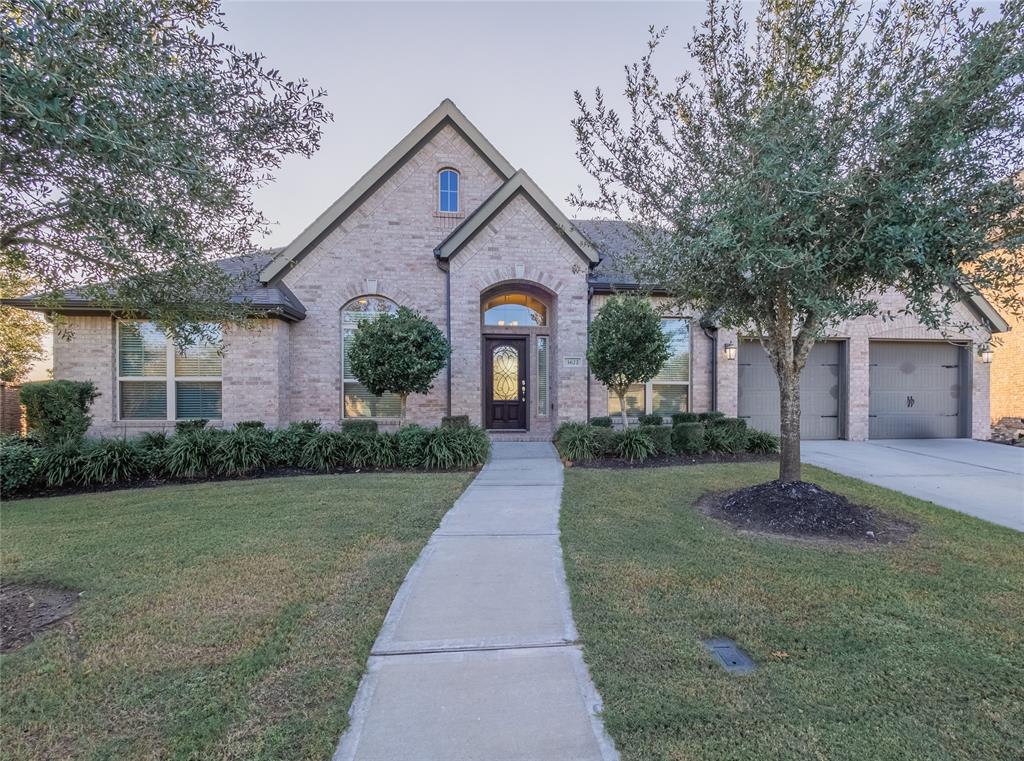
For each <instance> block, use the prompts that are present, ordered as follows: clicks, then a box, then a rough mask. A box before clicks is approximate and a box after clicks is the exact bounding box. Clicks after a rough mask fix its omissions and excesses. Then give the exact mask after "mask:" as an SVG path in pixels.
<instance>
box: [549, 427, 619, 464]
mask: <svg viewBox="0 0 1024 761" xmlns="http://www.w3.org/2000/svg"><path fill="white" fill-rule="evenodd" d="M609 422H611V421H610V420H609ZM591 423H593V421H591ZM600 430H607V431H608V433H609V434H611V430H610V429H607V428H606V429H601V428H598V427H596V426H594V425H592V424H591V425H587V424H586V423H564V424H562V425H561V426H559V428H558V431H557V432H556V433H555V448H556V449H557V450H558V454H559V455H561V456H562V457H563V458H564V459H566V460H569V461H571V462H586V461H588V460H593V459H594V458H595V457H597V456H598V455H600V454H604V452H602V451H599V449H598V442H597V435H596V434H597V431H600Z"/></svg>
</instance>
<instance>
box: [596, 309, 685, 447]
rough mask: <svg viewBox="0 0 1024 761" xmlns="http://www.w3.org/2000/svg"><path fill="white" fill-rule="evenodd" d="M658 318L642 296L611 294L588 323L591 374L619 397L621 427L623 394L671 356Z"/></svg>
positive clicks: (626, 422) (624, 417)
mask: <svg viewBox="0 0 1024 761" xmlns="http://www.w3.org/2000/svg"><path fill="white" fill-rule="evenodd" d="M669 340H670V339H669V337H668V336H667V335H665V334H664V333H663V332H662V330H661V318H660V317H658V315H657V314H656V313H655V311H654V308H653V307H652V306H651V303H650V301H649V300H648V299H646V298H644V297H642V296H612V297H611V298H610V299H608V301H607V302H605V304H604V306H602V307H601V309H600V311H598V313H597V314H596V315H595V316H594V319H593V321H592V322H591V323H590V343H589V345H588V347H587V362H588V363H589V364H590V372H591V374H592V375H593V376H594V377H595V378H596V379H597V380H598V381H600V382H601V383H603V384H604V385H605V386H607V387H608V388H610V389H611V390H612V391H613V392H614V393H615V395H616V396H617V397H618V398H619V414H620V415H621V416H622V427H623V428H626V427H628V425H629V419H628V417H627V415H626V393H627V392H628V391H629V387H630V386H632V385H634V384H637V383H646V382H647V381H649V380H651V379H652V378H653V377H654V376H655V375H657V374H658V373H659V372H661V368H662V367H663V366H664V365H665V363H666V362H667V361H668V358H669V357H670V356H671V352H670V351H669Z"/></svg>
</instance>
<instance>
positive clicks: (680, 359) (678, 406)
mask: <svg viewBox="0 0 1024 761" xmlns="http://www.w3.org/2000/svg"><path fill="white" fill-rule="evenodd" d="M661 331H662V333H664V334H665V335H667V336H668V337H669V358H668V361H667V362H666V363H665V365H664V367H662V368H661V372H660V373H658V374H657V375H656V376H655V377H654V379H653V380H652V381H651V382H650V383H646V384H637V385H635V386H630V389H629V391H628V392H627V394H626V414H627V415H632V416H639V415H643V414H645V413H648V412H650V413H654V414H656V415H664V416H666V417H667V416H669V415H671V414H672V413H673V412H686V411H687V410H688V409H689V405H690V321H689V320H687V319H685V318H679V317H666V318H664V319H662V321H661ZM619 412H620V408H619V398H618V397H617V396H616V395H615V394H614V393H613V392H612V391H610V390H609V392H608V414H609V415H618V414H619Z"/></svg>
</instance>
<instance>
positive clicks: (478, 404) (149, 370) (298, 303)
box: [10, 100, 1006, 439]
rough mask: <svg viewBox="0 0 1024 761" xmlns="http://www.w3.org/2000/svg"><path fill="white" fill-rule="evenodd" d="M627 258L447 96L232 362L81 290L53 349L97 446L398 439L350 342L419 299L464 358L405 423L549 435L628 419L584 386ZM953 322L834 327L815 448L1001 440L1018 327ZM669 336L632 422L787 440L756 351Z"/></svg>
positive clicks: (626, 280)
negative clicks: (283, 435)
mask: <svg viewBox="0 0 1024 761" xmlns="http://www.w3.org/2000/svg"><path fill="white" fill-rule="evenodd" d="M631 245H632V239H631V236H630V234H629V231H628V229H627V228H626V226H625V225H623V224H622V223H619V222H602V221H594V220H590V221H577V222H572V221H570V220H569V219H567V218H566V217H565V215H564V214H563V213H562V212H561V211H560V210H559V209H558V207H557V206H556V205H555V204H554V203H553V202H552V201H551V199H550V198H548V196H546V195H545V194H544V192H543V191H542V190H541V189H540V188H538V187H537V185H536V184H535V183H534V182H533V180H531V179H530V177H529V176H528V175H527V174H526V173H525V172H524V171H522V170H516V169H514V168H513V166H512V164H510V163H509V162H508V161H507V160H506V159H505V157H504V156H502V155H501V154H500V153H499V152H498V151H497V149H496V148H495V147H494V146H493V145H491V143H490V142H488V141H487V139H486V138H485V137H484V136H483V135H482V134H480V132H479V131H478V130H477V129H476V127H474V126H473V124H472V123H471V122H470V121H469V120H468V119H467V118H466V117H465V116H464V115H463V114H462V113H461V112H460V111H459V110H458V109H457V108H456V107H455V105H454V104H453V103H452V102H451V101H449V100H445V101H444V102H442V103H441V104H440V105H439V106H438V107H437V108H436V109H435V110H434V111H433V112H432V113H431V114H430V115H429V116H427V118H426V119H424V120H423V122H421V123H420V124H419V125H418V126H417V127H416V128H415V129H414V130H413V131H412V132H410V133H409V134H408V135H407V136H406V137H405V138H404V139H403V140H402V141H401V142H400V143H399V144H398V145H397V146H395V148H394V149H392V150H391V151H390V152H389V153H388V154H387V155H386V156H385V157H384V158H383V159H381V160H380V161H379V162H378V163H377V164H376V165H375V166H374V167H373V168H372V169H370V171H369V172H367V174H366V175H364V176H363V178H362V179H360V180H359V181H358V182H357V183H356V184H355V185H354V186H353V187H352V188H351V189H349V190H348V191H347V192H346V193H345V194H344V195H342V196H341V197H340V198H339V199H338V200H337V201H336V202H335V203H334V204H333V205H332V206H331V207H330V208H328V209H327V210H326V211H325V212H323V213H322V214H321V215H320V216H319V217H318V218H317V219H316V220H315V221H314V222H313V223H312V224H311V225H310V226H309V227H308V228H307V229H306V230H305V231H304V232H303V233H302V234H301V235H299V236H298V238H296V239H295V241H293V242H292V243H291V245H289V246H287V247H286V248H284V249H282V250H280V251H278V252H276V255H272V256H270V255H268V256H264V257H263V258H261V259H259V260H257V262H256V264H257V267H258V275H254V276H253V277H252V278H250V281H249V282H248V284H247V286H246V287H245V289H244V291H243V292H241V293H240V294H239V298H243V297H244V298H248V299H250V300H251V301H252V302H253V304H254V305H255V306H256V307H258V308H260V309H263V310H265V313H266V318H265V319H262V320H258V321H257V323H258V324H257V325H256V326H255V327H253V328H252V329H238V328H230V329H227V330H226V331H225V333H224V336H223V349H224V350H223V355H220V354H218V352H217V351H216V348H215V347H204V346H200V347H194V348H193V349H191V350H189V351H188V352H187V354H186V355H185V356H176V355H175V352H174V350H173V349H172V347H171V346H170V344H169V343H168V342H166V341H165V340H164V338H163V336H162V335H160V333H159V332H158V331H157V330H155V329H154V328H153V327H152V326H151V325H147V324H145V323H133V322H124V321H121V320H119V319H117V318H116V317H113V316H111V315H110V314H108V313H100V312H97V311H96V310H94V309H90V306H89V304H88V303H86V302H84V301H81V300H80V299H77V300H76V299H75V297H74V296H73V295H69V297H68V299H67V300H66V301H65V303H64V306H63V308H62V310H61V311H62V312H64V313H66V314H67V315H68V318H69V320H70V324H71V327H72V328H73V330H74V337H73V339H72V340H70V341H68V342H64V341H57V342H56V344H55V346H54V377H55V378H73V379H82V380H84V379H91V380H93V381H94V382H95V383H96V384H97V386H98V387H99V390H100V391H101V392H102V396H100V397H99V398H98V399H97V400H96V402H95V404H94V406H93V410H92V411H93V416H94V422H93V429H92V431H93V432H94V433H96V434H121V433H132V432H135V431H142V430H148V429H153V428H161V427H166V426H169V425H172V424H173V421H174V420H175V419H181V418H190V417H207V418H212V419H215V420H221V421H223V424H231V423H236V422H238V421H240V420H263V421H265V422H266V423H267V424H268V425H270V426H279V425H285V424H287V423H289V422H291V421H296V420H305V419H319V420H321V421H323V422H325V423H326V424H329V425H333V424H336V423H338V422H339V421H341V420H342V419H345V418H362V417H372V418H375V419H378V420H379V421H381V422H382V423H384V424H394V423H395V422H396V418H397V416H398V414H399V407H398V400H397V398H395V397H394V396H384V397H374V396H372V395H370V394H369V393H368V392H367V391H366V389H365V388H364V387H363V386H362V385H360V384H359V382H358V381H357V380H356V379H355V378H353V377H351V375H350V373H349V372H348V370H347V368H346V363H345V359H344V357H345V345H346V339H347V337H348V336H349V335H351V332H352V331H353V330H355V328H356V327H357V326H358V324H359V322H360V321H361V320H363V319H366V318H367V317H369V316H371V315H373V314H375V313H377V312H380V311H389V310H393V309H395V308H396V307H397V306H398V305H405V306H409V307H412V308H413V309H416V310H417V311H419V312H421V313H422V314H424V315H425V316H426V317H427V318H428V319H430V320H432V321H433V322H434V323H435V324H436V325H437V326H438V327H440V328H441V329H442V330H443V331H444V332H445V334H446V335H447V336H448V337H449V340H450V342H451V345H452V356H451V363H450V366H449V368H448V369H447V371H445V372H442V374H441V375H440V376H439V377H438V378H437V381H436V383H435V385H434V388H433V390H432V391H431V392H430V393H428V394H426V395H422V396H413V397H411V398H410V399H409V402H408V418H409V420H410V421H412V422H417V423H422V424H425V425H436V424H437V423H438V422H439V421H440V419H441V417H442V416H443V415H448V414H453V415H468V416H469V417H470V419H471V420H472V421H473V422H475V423H479V424H482V425H484V426H485V427H487V428H488V429H491V430H494V431H499V432H501V431H504V432H510V435H513V436H517V437H523V436H529V437H533V438H549V437H550V436H551V434H552V432H553V431H554V428H555V427H556V426H557V425H558V424H559V423H561V422H564V421H567V420H584V419H587V418H588V417H594V416H600V415H607V414H609V413H614V412H617V404H618V402H617V399H615V398H614V396H610V395H609V393H608V391H607V390H606V389H605V388H604V387H603V386H601V385H600V384H599V383H597V382H596V381H594V380H593V379H592V378H590V375H589V372H588V367H587V361H586V349H587V329H588V323H589V320H590V319H591V317H592V315H593V314H594V313H595V312H596V311H597V310H598V309H600V306H601V304H602V303H603V302H604V301H605V300H606V299H607V298H608V295H609V294H611V293H614V292H617V291H621V290H630V289H635V288H636V285H635V284H634V283H633V282H632V280H631V278H630V277H629V276H627V275H624V274H623V273H622V272H621V269H622V268H621V266H617V262H618V261H620V260H621V257H622V255H623V254H624V253H625V252H627V251H628V249H629V247H630V246H631ZM222 266H224V267H226V268H228V269H232V270H237V269H239V268H240V267H242V266H244V265H243V264H242V263H241V262H240V261H239V260H227V261H225V262H223V263H222ZM250 266H251V263H250ZM655 298H656V299H658V300H662V299H660V298H659V297H658V296H657V295H656V296H655ZM881 298H882V301H883V304H884V306H886V307H893V308H898V307H900V306H901V305H902V303H903V302H902V300H901V299H900V298H899V297H897V296H895V295H893V294H887V295H884V296H882V297H881ZM10 303H16V304H17V305H20V306H24V307H27V308H34V307H35V305H34V304H33V303H32V302H31V300H30V299H20V300H15V301H13V302H10ZM959 312H960V316H962V317H966V318H968V319H969V320H970V321H971V323H972V324H973V325H974V326H975V327H974V328H973V330H972V331H971V332H970V333H968V334H965V335H963V336H962V337H960V336H958V338H957V340H953V341H947V340H945V339H943V337H942V336H941V335H940V334H938V333H936V332H934V331H930V330H928V329H926V328H925V327H923V326H922V325H920V324H919V323H918V322H917V321H915V320H914V319H912V318H910V317H900V318H898V319H896V320H893V321H888V322H886V321H882V320H880V319H875V318H861V319H856V320H851V321H849V322H847V323H844V324H843V325H841V326H840V327H839V328H838V329H837V330H836V331H835V332H834V340H829V341H827V342H824V343H821V344H819V345H818V346H816V347H815V349H814V351H813V353H812V355H811V358H810V361H809V362H808V367H807V369H806V371H805V373H804V380H803V383H802V401H803V409H804V429H805V430H804V433H805V435H806V436H808V437H819V438H844V437H845V438H850V439H864V438H867V437H868V436H871V437H873V438H874V437H893V436H974V437H976V438H987V437H988V425H989V373H988V370H989V368H988V365H985V364H983V363H981V362H980V361H979V360H978V347H979V346H980V345H981V344H983V343H985V342H986V341H987V340H988V339H989V337H990V334H991V332H992V331H1001V330H1005V329H1006V324H1005V323H1004V322H1003V321H1002V319H1001V318H1000V317H999V316H998V315H997V314H995V312H994V311H993V310H992V309H991V307H990V306H989V305H988V304H987V302H985V301H984V300H982V299H980V298H974V299H965V301H964V302H963V303H962V304H961V306H960V307H959ZM663 325H664V329H665V331H666V332H667V333H669V334H671V337H672V344H671V345H672V352H673V356H672V359H671V360H670V361H669V363H668V365H667V366H666V368H665V369H664V370H663V371H662V373H661V375H660V376H659V377H658V378H656V379H655V380H654V381H652V382H651V383H648V384H646V385H644V386H637V387H636V388H634V389H633V390H632V391H631V393H630V395H629V398H628V400H627V405H628V411H629V412H630V413H634V414H637V413H641V412H644V411H653V412H659V413H663V414H666V415H667V414H670V413H672V412H674V411H677V410H694V411H702V410H710V409H713V408H717V409H719V410H722V411H723V412H725V413H726V414H729V415H736V414H739V415H740V416H742V417H745V418H747V419H748V420H749V421H750V422H751V424H753V425H756V426H758V427H762V428H766V429H769V430H771V429H775V428H777V426H778V391H777V386H776V382H775V378H774V375H773V373H772V370H771V368H770V366H769V365H768V363H767V359H766V357H765V355H764V352H763V350H762V349H761V347H760V344H759V343H758V342H757V341H755V340H749V337H745V336H739V337H738V336H737V334H736V333H735V332H731V331H726V330H717V329H715V328H714V326H707V325H705V326H702V325H701V323H700V320H699V315H696V314H692V313H688V312H684V313H681V314H666V316H665V319H664V323H663Z"/></svg>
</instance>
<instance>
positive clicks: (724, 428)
mask: <svg viewBox="0 0 1024 761" xmlns="http://www.w3.org/2000/svg"><path fill="white" fill-rule="evenodd" d="M748 435H749V431H747V429H746V427H745V426H739V425H733V424H726V425H711V426H708V427H707V428H705V429H704V446H705V448H706V449H707V451H709V452H720V453H722V454H736V453H738V452H745V451H746V449H747V437H748Z"/></svg>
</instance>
